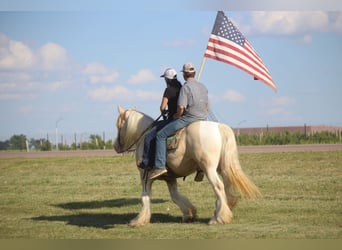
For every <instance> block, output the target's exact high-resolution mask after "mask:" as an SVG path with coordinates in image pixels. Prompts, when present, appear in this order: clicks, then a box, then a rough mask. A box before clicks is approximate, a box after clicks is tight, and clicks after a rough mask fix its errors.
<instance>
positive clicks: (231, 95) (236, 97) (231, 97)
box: [222, 90, 246, 102]
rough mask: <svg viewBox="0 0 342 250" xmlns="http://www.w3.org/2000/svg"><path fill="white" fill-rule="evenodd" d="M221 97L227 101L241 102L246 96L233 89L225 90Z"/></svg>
mask: <svg viewBox="0 0 342 250" xmlns="http://www.w3.org/2000/svg"><path fill="white" fill-rule="evenodd" d="M222 99H223V100H227V101H229V102H243V101H245V99H246V98H245V97H244V96H243V95H242V94H240V93H239V92H237V91H235V90H227V91H226V92H225V93H224V94H223V96H222Z"/></svg>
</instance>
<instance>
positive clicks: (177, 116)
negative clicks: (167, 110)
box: [176, 105, 184, 119]
mask: <svg viewBox="0 0 342 250" xmlns="http://www.w3.org/2000/svg"><path fill="white" fill-rule="evenodd" d="M183 113H184V107H183V106H180V105H178V106H177V113H176V118H177V119H178V118H180V117H181V116H182V115H183Z"/></svg>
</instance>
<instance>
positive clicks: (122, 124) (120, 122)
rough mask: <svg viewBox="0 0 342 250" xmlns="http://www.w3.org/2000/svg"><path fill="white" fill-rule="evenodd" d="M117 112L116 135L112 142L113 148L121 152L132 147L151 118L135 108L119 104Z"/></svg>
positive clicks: (150, 121)
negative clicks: (127, 107) (123, 106)
mask: <svg viewBox="0 0 342 250" xmlns="http://www.w3.org/2000/svg"><path fill="white" fill-rule="evenodd" d="M118 112H119V116H118V118H117V121H116V128H117V131H118V135H117V137H116V139H115V142H114V149H115V151H116V152H117V153H122V152H125V151H127V150H130V149H132V147H133V146H134V145H135V144H136V143H137V142H138V140H139V138H140V137H141V136H142V134H143V133H144V132H143V131H144V130H145V129H146V128H147V127H148V126H149V125H150V124H151V123H152V122H153V119H152V118H151V117H149V116H147V115H144V114H143V113H141V112H138V111H136V110H135V109H126V110H125V109H123V108H122V107H121V106H118Z"/></svg>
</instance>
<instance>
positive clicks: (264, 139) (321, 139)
mask: <svg viewBox="0 0 342 250" xmlns="http://www.w3.org/2000/svg"><path fill="white" fill-rule="evenodd" d="M341 133H342V131H339V132H338V133H336V132H328V131H323V132H318V133H312V134H305V133H290V132H288V131H286V132H268V133H260V134H252V135H251V134H238V135H236V141H237V143H238V145H244V146H247V145H286V144H327V143H332V144H335V143H342V138H341ZM55 149H56V145H55V144H53V143H51V142H50V141H49V140H48V139H45V138H41V139H34V138H31V139H28V138H27V137H26V136H25V135H23V134H20V135H13V136H12V137H11V138H10V139H9V140H6V141H0V150H20V151H25V150H38V151H51V150H55ZM58 149H59V150H79V149H80V150H89V149H90V150H92V149H94V150H95V149H113V140H107V141H104V139H103V138H102V137H101V136H100V135H97V134H92V135H90V136H89V139H88V140H87V141H83V142H82V141H80V142H78V143H76V142H73V143H72V144H71V145H69V144H65V143H58Z"/></svg>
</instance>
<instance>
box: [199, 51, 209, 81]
mask: <svg viewBox="0 0 342 250" xmlns="http://www.w3.org/2000/svg"><path fill="white" fill-rule="evenodd" d="M206 59H207V58H206V57H205V56H203V59H202V62H201V66H200V69H199V71H198V74H197V81H199V80H200V78H201V75H202V71H203V67H204V64H205V61H206Z"/></svg>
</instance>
